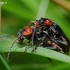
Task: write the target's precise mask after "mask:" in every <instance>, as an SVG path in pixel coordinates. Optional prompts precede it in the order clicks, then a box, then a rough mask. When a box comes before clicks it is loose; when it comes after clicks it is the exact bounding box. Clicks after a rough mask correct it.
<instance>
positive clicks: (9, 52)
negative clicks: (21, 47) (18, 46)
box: [7, 39, 17, 61]
mask: <svg viewBox="0 0 70 70" xmlns="http://www.w3.org/2000/svg"><path fill="white" fill-rule="evenodd" d="M16 41H17V39H16V40H14V42H13V43H12V45H11V47H10V50H9V52H8V56H7V61H8V58H9V55H10V51H11V49H12V47H13V45H14V43H15V42H16Z"/></svg>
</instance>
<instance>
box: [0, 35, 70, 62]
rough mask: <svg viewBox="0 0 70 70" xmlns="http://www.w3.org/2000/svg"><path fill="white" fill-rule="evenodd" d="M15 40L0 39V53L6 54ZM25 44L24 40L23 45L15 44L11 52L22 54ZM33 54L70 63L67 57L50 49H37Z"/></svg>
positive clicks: (12, 38)
mask: <svg viewBox="0 0 70 70" xmlns="http://www.w3.org/2000/svg"><path fill="white" fill-rule="evenodd" d="M15 39H16V38H14V37H12V36H10V37H4V38H1V40H0V52H8V51H9V50H10V47H11V45H12V43H13V42H14V40H15ZM26 44H27V40H24V44H18V43H15V44H14V46H13V47H12V50H11V52H24V50H25V47H26ZM32 49H33V47H30V48H29V49H28V51H27V53H31V51H32ZM33 54H35V55H40V56H44V57H49V58H52V59H56V60H59V61H62V62H66V63H70V57H69V56H67V55H65V54H62V53H59V52H56V51H53V50H50V49H46V48H42V47H38V48H37V50H36V51H35V52H34V53H33Z"/></svg>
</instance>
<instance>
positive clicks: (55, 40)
mask: <svg viewBox="0 0 70 70" xmlns="http://www.w3.org/2000/svg"><path fill="white" fill-rule="evenodd" d="M30 24H34V25H33V26H31V25H30ZM24 38H27V39H28V40H29V41H28V44H27V46H26V47H25V52H26V51H27V49H28V45H29V43H30V41H32V46H33V45H35V47H34V48H33V50H32V52H34V50H36V49H37V47H38V46H42V47H45V48H49V49H53V50H56V51H59V52H62V53H66V54H68V52H69V46H70V41H69V39H68V38H67V37H66V35H65V34H64V32H63V31H62V29H61V28H60V27H59V26H58V25H57V24H56V23H55V22H54V21H52V20H50V19H48V18H40V19H39V20H36V21H31V22H30V23H29V24H28V26H25V27H24V28H23V29H21V30H20V31H19V32H18V36H17V39H16V40H18V41H19V43H20V44H22V43H23V40H24ZM16 40H15V41H16ZM15 41H14V43H15ZM14 43H13V44H14ZM13 44H12V46H13ZM12 46H11V48H12ZM9 54H10V51H9V53H8V57H9Z"/></svg>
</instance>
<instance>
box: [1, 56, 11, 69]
mask: <svg viewBox="0 0 70 70" xmlns="http://www.w3.org/2000/svg"><path fill="white" fill-rule="evenodd" d="M0 69H1V70H10V68H9V66H8V65H7V63H6V62H5V60H4V59H3V57H2V56H1V55H0Z"/></svg>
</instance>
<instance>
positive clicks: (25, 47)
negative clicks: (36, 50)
mask: <svg viewBox="0 0 70 70" xmlns="http://www.w3.org/2000/svg"><path fill="white" fill-rule="evenodd" d="M29 44H30V40H29V41H28V43H27V46H26V47H25V50H24V52H26V51H27V49H28V46H29Z"/></svg>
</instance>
